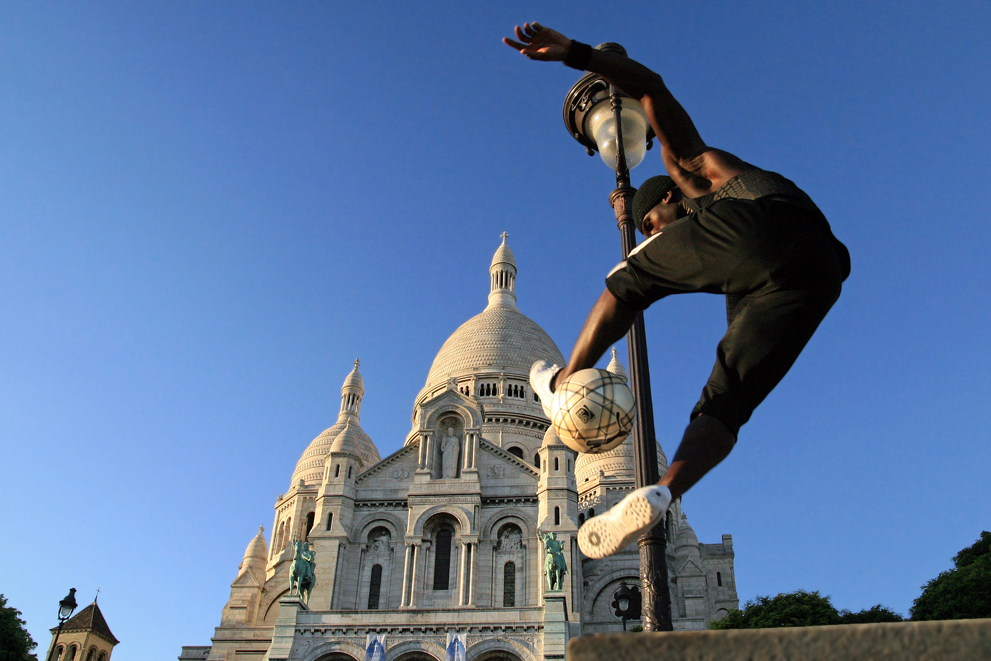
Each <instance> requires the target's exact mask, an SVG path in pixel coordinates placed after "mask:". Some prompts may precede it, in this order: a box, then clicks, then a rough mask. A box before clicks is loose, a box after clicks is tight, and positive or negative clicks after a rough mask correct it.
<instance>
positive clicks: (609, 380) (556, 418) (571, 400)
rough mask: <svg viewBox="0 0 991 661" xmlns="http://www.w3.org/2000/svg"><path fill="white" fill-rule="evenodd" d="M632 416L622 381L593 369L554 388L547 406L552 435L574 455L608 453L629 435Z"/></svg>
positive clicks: (630, 400)
mask: <svg viewBox="0 0 991 661" xmlns="http://www.w3.org/2000/svg"><path fill="white" fill-rule="evenodd" d="M636 415H637V406H636V401H635V400H634V399H633V393H632V392H631V391H630V387H629V386H628V385H626V379H625V378H623V377H622V376H619V375H618V374H613V373H612V372H607V371H606V370H600V369H594V368H593V369H586V370H581V371H578V372H575V373H574V374H572V375H571V376H570V377H569V378H567V379H565V380H564V382H563V383H560V384H558V386H557V390H555V391H554V399H553V401H552V402H551V425H553V427H554V431H556V432H557V435H558V436H559V437H560V438H561V441H562V442H564V444H565V445H567V446H568V447H569V448H571V449H572V450H575V451H577V452H588V453H591V454H595V453H598V452H606V451H608V450H612V449H613V448H614V447H616V446H617V445H619V444H620V443H622V442H623V439H625V438H626V437H627V436H628V435H629V433H630V430H632V429H633V420H634V419H635V418H636Z"/></svg>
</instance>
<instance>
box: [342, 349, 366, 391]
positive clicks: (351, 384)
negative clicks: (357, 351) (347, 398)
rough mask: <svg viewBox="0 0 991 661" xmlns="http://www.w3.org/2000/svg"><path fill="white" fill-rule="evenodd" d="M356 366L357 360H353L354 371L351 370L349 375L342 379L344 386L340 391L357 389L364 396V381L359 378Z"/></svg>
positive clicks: (359, 374)
mask: <svg viewBox="0 0 991 661" xmlns="http://www.w3.org/2000/svg"><path fill="white" fill-rule="evenodd" d="M358 365H359V362H358V359H357V358H355V359H354V369H353V370H351V373H350V374H348V376H347V378H346V379H344V385H343V386H342V387H341V390H344V389H345V388H358V389H360V390H361V391H362V394H364V390H365V381H364V379H362V378H361V373H360V372H359V371H358Z"/></svg>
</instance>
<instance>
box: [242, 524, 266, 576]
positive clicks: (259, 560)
mask: <svg viewBox="0 0 991 661" xmlns="http://www.w3.org/2000/svg"><path fill="white" fill-rule="evenodd" d="M267 560H268V544H266V543H265V528H264V527H263V526H258V534H257V535H255V536H254V538H253V539H252V540H251V541H250V542H248V548H246V549H245V550H244V559H243V560H241V564H240V565H238V576H240V575H241V574H243V573H244V572H246V571H250V572H252V573H255V574H258V573H259V572H262V573H264V571H265V562H266V561H267Z"/></svg>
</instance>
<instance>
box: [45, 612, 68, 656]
mask: <svg viewBox="0 0 991 661" xmlns="http://www.w3.org/2000/svg"><path fill="white" fill-rule="evenodd" d="M63 624H65V620H63V619H62V618H59V621H58V630H57V631H56V632H55V640H53V641H52V646H51V647H50V648H49V650H48V656H47V657H46V658H47V659H48V661H52V652H54V651H55V648H56V647H57V646H58V637H59V636H60V635H62V625H63Z"/></svg>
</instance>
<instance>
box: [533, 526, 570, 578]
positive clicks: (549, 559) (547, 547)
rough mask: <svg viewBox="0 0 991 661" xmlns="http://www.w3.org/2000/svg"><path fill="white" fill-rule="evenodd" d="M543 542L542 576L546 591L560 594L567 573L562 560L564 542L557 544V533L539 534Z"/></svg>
mask: <svg viewBox="0 0 991 661" xmlns="http://www.w3.org/2000/svg"><path fill="white" fill-rule="evenodd" d="M540 539H542V540H544V574H546V575H547V590H548V591H550V592H560V591H561V586H562V585H564V575H565V574H567V573H568V565H567V563H566V562H565V560H564V542H559V541H558V539H557V533H554V532H552V533H550V534H547V533H545V532H541V533H540Z"/></svg>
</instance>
